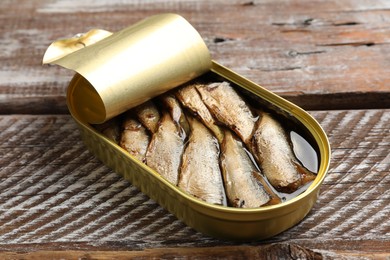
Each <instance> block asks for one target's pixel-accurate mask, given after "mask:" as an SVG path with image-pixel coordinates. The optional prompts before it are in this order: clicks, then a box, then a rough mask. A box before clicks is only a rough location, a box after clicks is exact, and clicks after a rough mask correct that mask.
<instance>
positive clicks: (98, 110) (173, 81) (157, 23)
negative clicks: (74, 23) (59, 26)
mask: <svg viewBox="0 0 390 260" xmlns="http://www.w3.org/2000/svg"><path fill="white" fill-rule="evenodd" d="M43 63H51V64H57V65H60V66H62V67H65V68H68V69H71V70H74V71H76V72H77V73H78V74H80V75H81V76H82V78H79V79H78V80H83V81H84V82H83V84H82V86H83V87H82V88H80V89H78V90H76V91H73V92H72V97H69V96H68V99H69V98H74V99H75V100H77V102H76V103H75V102H72V103H73V104H75V105H76V107H75V108H74V109H76V110H77V113H78V114H79V116H80V117H81V118H82V119H83V120H85V121H86V122H89V123H92V124H97V123H103V122H104V121H107V120H108V119H110V118H112V117H114V116H116V115H118V114H120V113H123V112H124V111H126V110H128V109H130V108H132V107H135V106H137V105H139V104H141V103H143V102H145V101H147V100H149V99H151V98H153V97H155V96H157V95H160V94H162V93H164V92H166V91H168V90H170V89H172V88H174V87H177V86H179V85H181V84H183V83H185V82H187V81H189V80H191V79H194V78H196V77H198V76H200V75H201V74H203V73H205V72H207V71H209V70H210V68H211V64H212V62H211V57H210V53H209V51H208V49H207V46H206V44H205V43H204V41H203V39H202V37H201V36H200V35H199V33H198V32H197V31H196V30H195V29H194V28H193V27H192V25H191V24H190V23H188V22H187V21H186V20H185V19H184V18H183V17H181V16H179V15H177V14H160V15H155V16H152V17H149V18H146V19H145V20H142V21H140V22H138V23H136V24H134V25H132V26H130V27H127V28H125V29H123V30H121V31H119V32H115V33H110V32H107V31H104V30H92V31H90V32H88V33H86V34H83V35H77V36H75V37H74V38H71V39H64V40H59V41H56V42H54V43H53V44H52V45H51V46H50V47H49V48H48V49H47V51H46V53H45V56H44V60H43Z"/></svg>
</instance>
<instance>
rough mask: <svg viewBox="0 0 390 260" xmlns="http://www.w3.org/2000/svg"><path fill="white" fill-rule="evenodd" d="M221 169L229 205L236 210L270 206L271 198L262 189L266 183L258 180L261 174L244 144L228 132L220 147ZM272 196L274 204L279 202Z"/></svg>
mask: <svg viewBox="0 0 390 260" xmlns="http://www.w3.org/2000/svg"><path fill="white" fill-rule="evenodd" d="M221 168H222V172H223V177H224V183H225V190H226V195H227V198H228V201H229V203H230V205H232V206H233V207H238V208H257V207H260V206H262V205H266V204H271V203H270V202H271V199H273V198H272V197H271V194H269V193H268V192H267V190H266V189H265V188H264V184H265V185H267V184H266V182H262V181H261V180H260V178H262V176H261V173H260V172H258V170H257V169H256V167H255V165H254V164H253V162H252V160H251V158H250V157H249V155H248V153H247V151H246V150H245V147H244V144H243V143H242V142H241V141H240V140H238V138H236V137H235V136H234V135H233V134H232V132H230V131H226V132H225V138H224V141H223V143H222V145H221ZM267 188H268V189H270V187H267ZM272 195H273V196H274V200H276V203H278V202H280V200H278V197H277V196H276V195H275V194H274V193H272ZM274 200H273V201H272V202H274ZM272 204H275V203H272Z"/></svg>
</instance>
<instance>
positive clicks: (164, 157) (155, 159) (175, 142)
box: [146, 112, 185, 185]
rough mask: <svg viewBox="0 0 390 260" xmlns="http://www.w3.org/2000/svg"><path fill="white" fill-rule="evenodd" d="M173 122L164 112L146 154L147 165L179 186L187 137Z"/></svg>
mask: <svg viewBox="0 0 390 260" xmlns="http://www.w3.org/2000/svg"><path fill="white" fill-rule="evenodd" d="M183 133H184V132H183V131H182V130H180V129H179V128H178V127H177V125H176V124H175V122H174V121H173V120H172V118H171V116H170V114H169V113H168V112H163V114H162V116H161V119H160V122H159V126H158V129H157V131H156V133H154V134H153V136H152V140H151V141H150V144H149V147H148V149H147V152H146V165H148V166H149V167H150V168H152V169H154V170H155V171H157V173H159V174H160V175H161V176H163V177H164V178H165V179H167V180H168V181H169V182H171V183H172V184H174V185H177V182H178V178H179V169H180V165H181V158H182V154H183V150H184V141H185V135H183Z"/></svg>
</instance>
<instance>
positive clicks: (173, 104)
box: [161, 93, 190, 135]
mask: <svg viewBox="0 0 390 260" xmlns="http://www.w3.org/2000/svg"><path fill="white" fill-rule="evenodd" d="M161 101H162V103H163V105H164V106H165V107H166V108H167V109H168V111H169V112H170V114H171V117H172V119H173V122H174V123H175V124H176V125H177V127H178V128H179V129H180V130H183V131H184V134H186V135H188V134H189V132H190V125H189V123H188V121H187V118H186V115H185V114H184V111H183V109H182V107H181V105H180V103H179V101H178V100H177V99H176V97H175V96H174V95H173V94H171V93H167V94H164V95H163V96H162V97H161Z"/></svg>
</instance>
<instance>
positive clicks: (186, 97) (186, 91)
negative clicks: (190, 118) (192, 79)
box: [176, 83, 223, 143]
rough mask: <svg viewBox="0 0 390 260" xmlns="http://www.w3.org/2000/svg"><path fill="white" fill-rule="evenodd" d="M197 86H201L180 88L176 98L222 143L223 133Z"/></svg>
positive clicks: (193, 85) (192, 85) (191, 85)
mask: <svg viewBox="0 0 390 260" xmlns="http://www.w3.org/2000/svg"><path fill="white" fill-rule="evenodd" d="M196 85H200V84H196V83H195V84H190V85H186V86H183V87H181V88H179V89H178V90H177V92H176V97H177V98H178V99H179V101H180V102H181V104H182V105H183V106H184V107H186V108H188V109H189V110H190V111H191V112H192V113H193V114H195V115H196V116H197V118H198V119H200V120H201V121H202V122H203V124H205V125H206V126H207V127H208V128H209V129H210V130H211V131H212V132H213V133H214V135H215V137H217V139H218V141H219V142H220V143H221V142H222V140H223V131H222V130H221V128H220V127H219V126H218V125H217V122H216V121H215V119H214V118H213V116H212V115H211V113H210V111H209V109H208V108H207V107H206V105H205V104H204V102H203V100H202V98H201V96H200V94H199V92H198V90H197V89H196Z"/></svg>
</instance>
